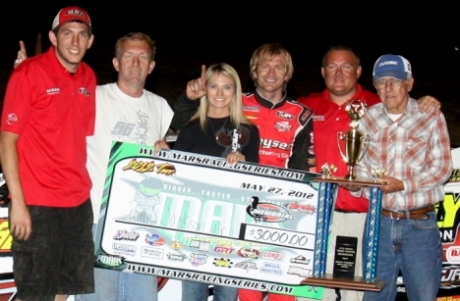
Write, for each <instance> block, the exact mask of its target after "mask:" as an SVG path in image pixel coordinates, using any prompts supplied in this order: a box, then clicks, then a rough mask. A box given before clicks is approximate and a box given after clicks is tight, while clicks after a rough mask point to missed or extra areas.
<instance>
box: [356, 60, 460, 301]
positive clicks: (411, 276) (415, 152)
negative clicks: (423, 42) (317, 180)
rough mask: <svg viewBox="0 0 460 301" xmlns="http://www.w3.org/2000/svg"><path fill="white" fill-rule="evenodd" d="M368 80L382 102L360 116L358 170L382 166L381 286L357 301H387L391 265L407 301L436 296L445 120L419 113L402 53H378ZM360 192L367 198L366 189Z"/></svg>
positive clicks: (447, 163) (446, 155) (368, 173)
mask: <svg viewBox="0 0 460 301" xmlns="http://www.w3.org/2000/svg"><path fill="white" fill-rule="evenodd" d="M373 82H374V86H375V88H376V89H377V93H378V95H379V97H380V99H381V101H382V103H380V104H377V105H374V106H373V107H372V108H370V109H369V111H368V112H367V113H366V114H364V116H363V117H362V119H361V120H360V125H359V128H360V130H361V131H362V133H363V134H364V135H369V137H370V141H369V149H368V151H367V153H366V154H365V155H364V158H363V160H362V161H361V162H360V164H359V165H358V176H360V177H363V178H370V177H372V173H373V170H375V169H385V170H386V175H384V176H382V177H380V178H379V179H378V180H377V181H378V182H379V183H381V184H382V186H380V189H381V190H382V192H383V199H382V206H383V209H382V216H381V221H380V235H379V250H378V258H377V276H376V277H377V278H379V279H381V280H382V281H383V282H384V283H385V286H384V288H383V289H382V291H381V292H366V293H365V294H364V300H366V301H374V300H382V301H383V300H394V299H395V297H396V292H397V287H396V281H395V280H396V278H397V277H398V273H399V270H401V273H402V275H403V278H404V284H405V286H406V290H407V295H408V297H409V299H410V300H436V295H437V293H438V290H439V286H440V282H441V269H442V246H441V239H440V237H439V229H438V226H437V220H436V213H435V204H436V203H438V202H440V201H442V200H443V199H444V190H443V184H444V182H445V181H447V179H448V178H449V176H450V175H451V172H452V160H451V153H450V141H449V134H448V132H447V125H446V121H445V118H444V115H443V114H442V113H441V112H440V111H438V110H436V111H432V112H427V113H422V112H421V111H420V108H419V106H418V105H417V101H416V100H415V99H412V98H411V97H410V96H409V92H410V91H411V90H412V87H413V85H414V79H413V77H412V68H411V65H410V63H409V62H408V61H407V60H406V59H405V58H404V57H402V56H399V55H391V54H389V55H383V56H381V57H380V58H379V59H378V60H377V61H376V62H375V65H374V72H373ZM350 188H351V187H350ZM353 190H356V189H353ZM363 191H364V196H365V197H366V198H369V188H363Z"/></svg>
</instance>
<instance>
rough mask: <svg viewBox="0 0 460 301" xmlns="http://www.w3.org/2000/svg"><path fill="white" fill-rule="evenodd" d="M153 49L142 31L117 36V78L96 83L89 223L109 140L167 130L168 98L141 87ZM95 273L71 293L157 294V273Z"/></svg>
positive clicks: (102, 296)
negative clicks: (86, 289) (91, 287)
mask: <svg viewBox="0 0 460 301" xmlns="http://www.w3.org/2000/svg"><path fill="white" fill-rule="evenodd" d="M155 52H156V47H155V42H154V41H153V40H152V39H151V38H150V36H148V35H146V34H144V33H141V32H133V33H129V34H127V35H125V36H123V37H121V38H119V39H118V40H117V42H116V45H115V57H114V58H113V60H112V62H113V66H114V68H115V70H116V71H117V72H118V78H117V82H116V83H110V84H106V85H99V86H97V88H96V126H95V130H94V136H92V137H88V139H87V142H88V145H87V147H88V163H87V167H88V171H89V173H90V176H91V180H92V181H93V188H92V189H91V201H92V204H93V210H94V212H95V219H94V223H97V222H98V216H99V214H98V213H99V211H100V207H101V199H102V193H103V188H104V183H105V174H106V170H107V165H108V162H109V154H110V149H111V145H112V141H122V142H129V143H136V144H142V145H154V144H155V143H156V144H157V145H161V143H163V142H164V141H163V138H164V137H165V135H166V132H167V131H168V128H169V124H170V122H171V119H172V116H173V112H172V110H171V108H170V107H169V104H168V103H167V101H166V100H165V99H164V98H162V97H160V96H158V95H156V94H154V93H152V92H150V91H147V90H145V89H144V86H145V82H146V80H147V76H148V75H149V74H150V73H152V71H153V70H154V68H155V60H154V59H155ZM164 143H165V142H164ZM94 275H95V276H94V277H95V283H96V292H95V293H94V294H85V295H79V296H76V300H77V301H81V300H91V301H97V300H107V301H118V300H146V301H154V300H157V299H158V296H157V282H156V277H153V276H151V275H147V274H136V273H120V272H117V271H112V270H107V269H98V268H95V269H94Z"/></svg>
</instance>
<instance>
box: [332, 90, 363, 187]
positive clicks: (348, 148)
mask: <svg viewBox="0 0 460 301" xmlns="http://www.w3.org/2000/svg"><path fill="white" fill-rule="evenodd" d="M345 110H346V111H347V113H348V116H350V119H351V123H350V127H351V130H349V131H348V132H346V133H345V134H344V133H342V132H338V133H337V145H338V147H339V151H340V154H341V155H342V158H343V160H344V161H345V162H346V163H347V165H348V174H347V175H346V176H345V179H347V180H350V181H351V180H354V179H356V176H355V175H354V174H353V171H354V168H355V166H356V165H357V164H358V162H359V161H361V159H362V158H363V156H364V154H365V153H366V151H367V148H368V147H369V138H370V137H369V135H363V134H362V133H361V132H360V131H358V126H359V119H361V116H363V115H364V113H366V105H365V104H364V103H363V102H362V101H361V100H358V99H356V100H350V101H348V102H347V104H346V106H345ZM342 140H344V141H345V153H344V152H343V151H342V147H341V146H340V141H342Z"/></svg>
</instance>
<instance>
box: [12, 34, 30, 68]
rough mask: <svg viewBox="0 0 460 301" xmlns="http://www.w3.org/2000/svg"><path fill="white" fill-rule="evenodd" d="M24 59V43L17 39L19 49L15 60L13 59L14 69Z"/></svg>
mask: <svg viewBox="0 0 460 301" xmlns="http://www.w3.org/2000/svg"><path fill="white" fill-rule="evenodd" d="M25 60H27V53H26V45H25V44H24V42H23V41H19V51H18V55H17V57H16V60H15V61H14V65H13V67H14V69H16V67H17V66H19V65H20V64H21V63H22V62H24V61H25Z"/></svg>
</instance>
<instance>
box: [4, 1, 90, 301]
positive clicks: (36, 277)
mask: <svg viewBox="0 0 460 301" xmlns="http://www.w3.org/2000/svg"><path fill="white" fill-rule="evenodd" d="M91 30H92V27H91V21H90V18H89V16H88V14H87V12H86V11H84V10H83V9H81V8H79V7H67V8H64V9H62V10H60V11H59V13H58V14H57V16H56V18H55V19H54V22H53V24H52V30H51V31H50V32H49V39H50V41H51V43H52V46H51V47H50V49H49V50H48V51H47V52H46V53H45V54H42V55H39V56H37V57H35V58H33V59H30V60H28V61H27V62H25V63H23V64H22V65H21V66H20V67H19V68H17V69H16V70H15V71H14V72H13V73H12V75H11V77H10V80H9V82H8V86H7V91H6V96H5V102H4V107H3V115H2V122H1V152H2V158H1V159H2V162H1V163H2V168H3V172H4V175H5V178H6V181H7V185H8V188H9V191H10V194H11V200H12V201H11V204H10V206H11V208H10V216H9V222H10V231H11V234H12V235H13V245H12V251H13V259H14V278H15V282H16V285H17V289H18V297H17V300H22V301H26V300H66V299H67V295H68V294H75V293H79V294H85V293H91V292H93V291H94V280H93V254H94V245H93V241H92V234H91V225H92V220H93V212H92V208H91V202H90V199H89V191H90V188H91V180H90V178H89V174H88V172H87V170H86V167H85V164H86V137H87V136H89V135H92V134H93V132H94V114H95V87H96V77H95V75H94V72H93V70H92V69H91V68H90V67H89V66H88V65H86V64H85V63H83V62H82V59H83V57H84V55H85V53H86V51H87V50H88V49H89V48H90V47H91V45H92V43H93V39H94V37H93V35H92V34H91ZM75 258H78V260H75Z"/></svg>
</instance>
